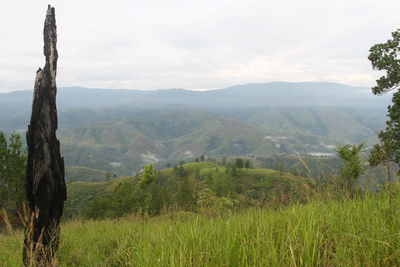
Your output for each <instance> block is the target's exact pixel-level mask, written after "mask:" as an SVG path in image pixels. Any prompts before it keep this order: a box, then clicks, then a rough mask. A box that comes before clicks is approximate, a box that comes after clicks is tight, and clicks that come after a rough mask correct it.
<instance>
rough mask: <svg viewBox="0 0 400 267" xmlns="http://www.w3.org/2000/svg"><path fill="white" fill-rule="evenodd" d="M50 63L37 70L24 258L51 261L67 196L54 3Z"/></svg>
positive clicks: (49, 18)
mask: <svg viewBox="0 0 400 267" xmlns="http://www.w3.org/2000/svg"><path fill="white" fill-rule="evenodd" d="M43 34H44V55H45V56H46V65H45V66H44V68H43V69H40V68H39V70H38V71H37V72H36V79H35V89H34V93H33V104H32V115H31V121H30V124H29V126H28V132H27V134H26V140H27V145H28V162H27V169H26V199H27V203H28V210H29V215H30V216H29V218H28V224H27V226H26V229H25V241H24V251H23V260H24V264H25V265H30V264H32V261H33V262H41V263H45V264H46V263H48V262H50V261H51V259H52V256H53V254H54V252H55V251H56V250H57V248H58V243H59V232H60V230H59V222H60V217H61V215H62V212H63V207H64V201H65V200H66V198H67V193H66V186H65V180H64V159H63V158H62V157H61V153H60V142H59V141H58V140H57V137H56V130H57V123H58V122H57V108H56V93H57V87H56V73H57V58H58V54H57V48H56V43H57V32H56V19H55V10H54V8H52V7H51V6H50V5H49V6H48V9H47V14H46V20H45V23H44V31H43Z"/></svg>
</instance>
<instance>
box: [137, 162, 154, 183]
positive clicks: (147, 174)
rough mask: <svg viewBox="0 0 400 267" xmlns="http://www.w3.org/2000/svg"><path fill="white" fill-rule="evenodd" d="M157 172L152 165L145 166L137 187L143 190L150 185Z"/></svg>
mask: <svg viewBox="0 0 400 267" xmlns="http://www.w3.org/2000/svg"><path fill="white" fill-rule="evenodd" d="M156 175H157V172H156V169H154V168H153V164H150V165H145V166H144V168H143V176H142V180H140V182H139V187H140V188H141V189H145V188H146V187H147V186H148V185H149V184H151V183H152V182H153V181H154V179H155V178H156Z"/></svg>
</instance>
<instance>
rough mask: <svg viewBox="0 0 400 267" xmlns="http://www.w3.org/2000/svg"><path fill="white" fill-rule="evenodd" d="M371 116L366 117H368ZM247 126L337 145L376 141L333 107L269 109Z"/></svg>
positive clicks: (364, 127) (371, 134)
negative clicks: (314, 138) (302, 136)
mask: <svg viewBox="0 0 400 267" xmlns="http://www.w3.org/2000/svg"><path fill="white" fill-rule="evenodd" d="M367 116H368V114H367V113H365V114H364V117H367ZM374 118H375V117H374ZM364 119H365V121H368V119H366V118H364ZM247 122H248V123H250V124H251V125H254V126H256V127H259V128H262V129H264V130H266V131H267V132H269V133H271V134H278V135H286V136H296V135H299V134H300V135H305V136H307V135H312V136H319V137H321V140H325V142H330V143H333V144H342V143H349V142H353V143H357V142H360V141H361V140H364V139H367V140H373V139H375V137H376V135H375V132H374V131H373V129H371V128H369V127H367V126H365V125H362V124H361V123H360V122H359V121H358V120H356V119H355V118H353V117H351V116H350V115H349V114H348V113H346V112H344V111H342V110H340V109H335V108H330V107H320V108H315V107H293V108H269V109H265V110H262V111H259V112H255V113H254V114H253V115H251V116H250V117H249V118H248V119H247Z"/></svg>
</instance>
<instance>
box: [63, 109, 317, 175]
mask: <svg viewBox="0 0 400 267" xmlns="http://www.w3.org/2000/svg"><path fill="white" fill-rule="evenodd" d="M59 137H60V140H61V144H62V151H63V155H64V157H65V161H66V164H67V165H71V166H87V167H90V168H97V169H103V170H109V171H113V172H114V173H126V172H128V173H129V172H132V171H134V170H136V169H137V168H139V167H140V166H141V165H142V164H144V163H150V162H155V163H157V162H158V163H159V164H161V163H163V162H164V163H166V162H176V161H178V160H180V159H189V158H192V159H193V158H195V157H199V156H200V155H202V154H205V155H211V156H225V155H229V156H241V155H242V156H243V155H246V156H266V155H273V154H277V153H296V152H299V151H300V152H304V153H307V152H310V151H312V150H311V149H309V148H307V147H306V146H304V145H303V144H301V143H298V142H296V140H294V139H290V138H288V139H285V140H275V139H273V138H272V139H271V138H270V137H269V136H267V134H266V132H265V131H263V130H261V129H258V128H256V127H254V126H251V125H249V124H247V123H244V122H241V121H239V120H236V119H233V118H228V117H223V116H220V115H217V114H213V113H209V112H204V111H200V110H194V109H190V108H186V107H182V106H181V107H166V108H163V109H157V110H153V111H148V113H144V114H141V115H140V116H139V115H138V114H137V115H135V116H131V117H127V118H124V119H121V120H117V121H114V122H108V123H100V124H93V125H91V126H87V127H78V128H74V129H68V130H62V131H59ZM278 143H279V144H278Z"/></svg>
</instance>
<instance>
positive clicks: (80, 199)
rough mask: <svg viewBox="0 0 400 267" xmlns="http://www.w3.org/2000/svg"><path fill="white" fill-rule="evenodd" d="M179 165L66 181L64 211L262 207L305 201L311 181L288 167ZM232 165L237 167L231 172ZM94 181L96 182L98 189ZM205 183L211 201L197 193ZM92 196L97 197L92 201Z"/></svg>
mask: <svg viewBox="0 0 400 267" xmlns="http://www.w3.org/2000/svg"><path fill="white" fill-rule="evenodd" d="M180 167H183V168H184V170H185V173H186V176H184V177H180V176H177V175H176V174H175V171H174V170H173V169H166V170H162V171H160V172H155V171H154V168H150V167H149V166H146V170H151V169H153V171H149V172H148V173H152V175H150V177H152V178H151V179H148V178H145V177H147V174H145V172H144V173H143V174H142V175H137V176H134V177H124V178H118V179H112V180H110V181H109V182H102V183H71V184H69V185H68V194H69V196H71V197H70V198H69V199H68V200H67V202H66V213H65V216H66V218H77V217H78V218H79V217H82V215H83V214H86V216H87V217H88V218H95V219H99V218H104V217H120V216H123V215H125V214H129V213H132V212H139V211H142V212H143V213H146V214H148V215H150V216H154V215H158V214H160V213H163V212H168V211H171V210H176V209H177V208H178V209H181V210H190V211H199V208H200V209H201V208H202V206H204V207H207V209H209V208H210V207H219V208H221V207H223V208H224V209H225V208H246V207H255V206H257V207H261V206H265V205H267V204H268V203H269V204H271V205H272V203H274V201H275V203H277V205H281V204H287V203H289V202H290V201H304V200H305V199H307V197H308V195H309V193H310V190H311V187H312V186H313V184H314V183H313V182H312V181H311V180H309V179H305V178H301V177H296V176H293V175H291V174H288V173H282V175H279V172H277V171H273V170H267V169H241V170H240V171H238V170H236V168H235V166H234V165H232V166H231V167H229V168H224V167H221V166H218V165H216V164H214V163H209V162H198V163H186V164H184V165H181V166H180ZM232 169H234V170H236V171H234V172H232ZM146 172H147V171H146ZM154 175H155V177H154ZM153 177H154V179H153ZM144 181H147V182H146V183H145V182H144ZM150 181H151V182H150ZM144 184H146V186H144ZM96 187H98V188H99V189H98V193H97V194H96V191H95V188H96ZM207 188H208V190H211V191H212V193H211V194H210V196H211V197H210V198H209V200H210V201H213V202H215V203H213V204H212V205H211V204H210V205H202V204H201V203H202V200H201V194H202V193H204V192H205V191H207V190H206V189H207ZM96 197H98V198H100V199H102V200H101V201H100V200H99V199H97V200H96V201H94V199H95V198H96ZM283 198H285V200H284V201H283ZM203 200H204V199H203ZM203 202H204V201H203ZM223 203H225V204H226V203H231V204H232V205H231V204H229V205H225V204H223ZM269 204H268V205H269ZM74 213H75V214H77V215H76V216H74V215H73V214H74Z"/></svg>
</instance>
